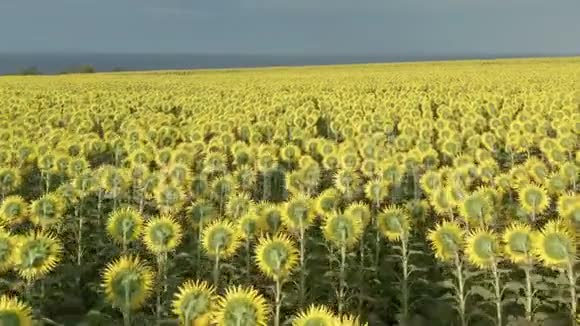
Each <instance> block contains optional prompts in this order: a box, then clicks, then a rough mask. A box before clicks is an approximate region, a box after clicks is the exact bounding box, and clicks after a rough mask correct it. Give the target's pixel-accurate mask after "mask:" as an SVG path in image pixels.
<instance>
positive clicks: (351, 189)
mask: <svg viewBox="0 0 580 326" xmlns="http://www.w3.org/2000/svg"><path fill="white" fill-rule="evenodd" d="M360 182H361V181H360V176H359V175H358V173H357V172H356V171H355V170H350V169H340V170H338V172H336V174H335V176H334V186H335V187H336V189H338V190H339V191H340V192H342V193H343V194H345V195H346V196H347V197H348V198H350V197H352V196H353V195H354V193H355V192H356V191H357V190H358V189H359V187H360Z"/></svg>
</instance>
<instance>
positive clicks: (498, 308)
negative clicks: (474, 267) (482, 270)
mask: <svg viewBox="0 0 580 326" xmlns="http://www.w3.org/2000/svg"><path fill="white" fill-rule="evenodd" d="M491 271H492V273H493V288H494V290H495V312H496V318H497V319H496V321H497V325H499V326H502V325H503V320H502V311H501V283H500V278H499V271H498V270H497V263H496V262H495V261H494V262H493V263H492V265H491Z"/></svg>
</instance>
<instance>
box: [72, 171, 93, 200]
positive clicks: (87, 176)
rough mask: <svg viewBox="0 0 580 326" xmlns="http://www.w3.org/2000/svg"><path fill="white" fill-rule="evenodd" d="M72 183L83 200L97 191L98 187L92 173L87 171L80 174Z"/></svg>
mask: <svg viewBox="0 0 580 326" xmlns="http://www.w3.org/2000/svg"><path fill="white" fill-rule="evenodd" d="M71 182H72V184H73V185H74V187H75V188H76V190H78V191H79V194H80V196H81V198H82V197H85V196H87V195H88V194H90V193H91V192H93V191H95V189H96V188H97V186H98V180H97V178H96V177H95V175H94V173H93V172H92V171H85V172H83V173H81V174H79V175H78V176H77V177H76V178H74V179H73V180H72V181H71Z"/></svg>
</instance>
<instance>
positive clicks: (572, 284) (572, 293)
mask: <svg viewBox="0 0 580 326" xmlns="http://www.w3.org/2000/svg"><path fill="white" fill-rule="evenodd" d="M567 272H568V281H569V282H570V301H571V302H570V304H571V305H570V317H572V325H574V326H576V325H577V323H576V314H577V310H578V308H577V307H578V297H577V294H576V273H575V272H574V259H573V258H571V259H570V261H568V271H567Z"/></svg>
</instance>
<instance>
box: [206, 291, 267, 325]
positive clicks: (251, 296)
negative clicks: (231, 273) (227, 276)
mask: <svg viewBox="0 0 580 326" xmlns="http://www.w3.org/2000/svg"><path fill="white" fill-rule="evenodd" d="M268 311H269V307H268V304H267V302H266V299H264V297H263V296H262V295H260V294H259V293H258V291H256V290H254V289H252V288H244V287H230V288H228V289H226V293H225V295H224V296H222V297H220V298H219V300H218V303H217V309H216V310H215V311H214V314H213V321H214V322H215V323H217V325H219V326H236V325H248V326H266V325H267V324H268Z"/></svg>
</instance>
